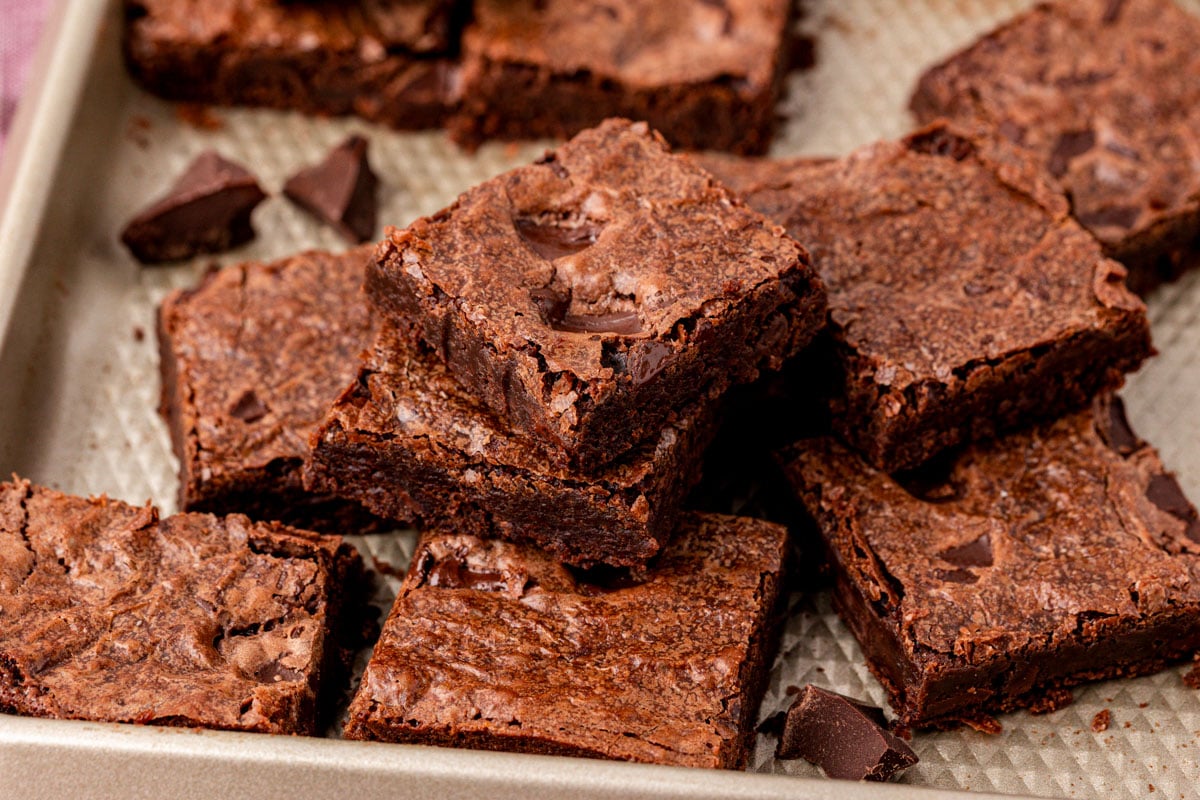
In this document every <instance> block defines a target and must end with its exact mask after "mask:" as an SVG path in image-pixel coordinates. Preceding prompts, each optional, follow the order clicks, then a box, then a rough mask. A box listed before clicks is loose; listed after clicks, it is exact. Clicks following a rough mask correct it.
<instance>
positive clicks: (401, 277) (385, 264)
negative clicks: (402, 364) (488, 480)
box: [367, 120, 825, 470]
mask: <svg viewBox="0 0 1200 800" xmlns="http://www.w3.org/2000/svg"><path fill="white" fill-rule="evenodd" d="M367 289H368V292H369V293H370V295H371V297H372V299H373V301H374V302H375V303H376V304H377V305H378V306H379V307H381V308H382V309H384V311H385V312H386V313H388V314H389V315H391V316H392V317H394V318H400V319H404V320H415V322H416V324H417V325H418V327H419V329H420V331H421V334H422V336H423V337H424V339H425V340H426V341H427V342H429V343H430V344H431V345H432V346H433V347H434V348H435V349H436V350H437V352H438V353H439V355H440V356H441V357H442V358H443V360H445V361H446V363H447V364H448V365H449V367H450V371H451V373H452V374H453V375H454V376H455V378H456V379H457V380H459V382H461V383H462V384H463V386H464V387H466V388H467V389H468V390H469V391H471V392H473V393H475V394H476V395H477V396H478V397H479V398H480V399H481V400H482V401H483V402H484V403H485V404H486V405H488V406H489V407H490V408H492V409H493V410H494V411H496V413H497V414H498V415H500V416H501V417H502V418H504V419H505V420H506V422H507V423H508V425H509V427H510V428H511V429H513V430H517V431H521V432H522V433H524V434H525V435H527V436H529V437H530V438H532V439H533V440H535V441H539V442H541V443H542V444H543V446H544V448H545V450H546V452H547V454H548V456H549V457H550V458H552V459H555V460H556V461H559V462H562V463H569V464H571V465H572V466H578V467H581V468H583V469H586V470H594V469H596V468H597V467H599V466H600V465H602V464H604V463H606V462H608V461H611V460H612V459H613V458H616V457H617V456H619V455H621V454H622V453H625V452H626V451H628V450H629V449H630V448H631V447H632V446H633V445H635V444H637V443H638V442H640V441H642V440H644V439H646V438H648V437H650V436H652V435H657V434H658V433H659V432H660V431H661V430H662V428H663V425H664V423H665V422H666V421H667V420H668V419H669V418H670V415H671V413H672V410H673V409H676V408H679V407H681V406H683V405H686V404H688V403H690V402H691V401H693V400H695V399H697V398H699V397H703V396H705V395H714V394H718V393H721V392H723V391H724V390H725V389H726V388H728V386H729V385H730V384H733V383H739V382H744V381H747V380H750V379H752V378H754V377H755V376H756V375H757V374H758V371H759V369H760V368H778V367H779V366H780V364H782V362H783V361H784V360H785V359H787V358H788V357H790V356H792V355H794V354H795V353H796V352H798V351H799V350H800V349H801V348H802V347H803V346H804V345H805V344H807V343H808V342H809V340H811V339H812V337H813V336H814V335H815V333H816V331H817V330H818V329H819V328H820V327H821V326H823V325H824V322H825V294H824V290H823V288H822V287H821V283H820V280H819V279H818V278H817V277H816V275H815V273H814V272H813V270H812V268H811V266H810V265H809V262H808V254H807V253H806V252H805V251H804V248H802V247H801V246H800V245H799V244H797V243H796V242H795V241H793V240H792V239H790V238H789V237H788V236H787V235H786V234H785V233H784V232H783V230H782V229H781V228H779V227H778V226H776V225H773V224H771V223H770V222H768V221H767V220H766V219H764V218H763V217H762V216H761V215H759V214H758V213H756V212H754V211H752V210H751V209H749V208H747V207H746V206H745V205H743V204H742V203H741V202H740V201H738V200H736V199H735V198H734V197H733V196H732V194H731V193H730V192H729V191H728V190H727V189H725V187H723V186H721V185H719V184H717V183H716V182H714V181H713V179H712V177H711V176H709V175H708V173H706V172H704V171H703V170H701V169H700V168H698V167H697V166H696V165H695V164H694V163H693V162H692V161H691V160H689V159H687V158H686V157H684V156H676V155H672V154H671V153H670V151H669V150H668V148H667V146H666V144H665V142H664V141H663V140H662V138H661V137H659V136H658V135H657V134H654V133H652V132H651V131H650V130H649V128H648V127H647V126H646V125H645V124H644V123H630V122H627V121H624V120H609V121H607V122H605V123H604V124H603V125H601V126H600V127H598V128H594V129H591V130H588V131H585V132H584V133H581V134H579V135H578V136H577V137H575V138H574V139H572V140H571V141H570V142H568V143H567V144H565V145H563V146H562V147H561V148H559V149H558V150H556V151H552V152H549V153H547V154H546V155H545V157H543V158H542V159H541V160H539V161H538V162H537V163H535V164H532V165H530V166H526V167H521V168H518V169H515V170H512V171H510V172H507V173H505V174H503V175H500V176H499V177H496V178H493V179H491V180H489V181H486V182H484V183H482V184H480V185H479V186H476V187H475V188H473V189H471V190H470V191H468V192H466V193H465V194H463V195H462V196H461V197H459V199H458V200H457V201H456V202H455V203H454V204H453V205H452V206H450V207H449V208H447V209H445V210H443V211H440V212H438V213H437V214H435V215H433V216H432V217H426V218H422V219H419V220H417V221H416V222H414V223H413V224H412V225H411V226H409V227H408V228H407V229H405V230H402V231H401V230H395V229H393V230H391V231H390V232H389V235H388V236H387V237H386V238H385V239H384V240H383V242H381V243H380V245H379V249H378V250H377V251H376V257H375V264H374V266H373V267H372V268H370V269H369V270H368V276H367Z"/></svg>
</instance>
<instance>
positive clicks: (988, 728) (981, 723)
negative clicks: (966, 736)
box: [959, 712, 1004, 734]
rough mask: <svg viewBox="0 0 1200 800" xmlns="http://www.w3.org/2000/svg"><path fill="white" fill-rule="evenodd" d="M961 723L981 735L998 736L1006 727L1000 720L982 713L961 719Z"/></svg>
mask: <svg viewBox="0 0 1200 800" xmlns="http://www.w3.org/2000/svg"><path fill="white" fill-rule="evenodd" d="M959 722H961V723H962V724H963V725H966V726H967V727H968V728H971V729H972V730H976V731H979V732H980V733H987V734H996V733H1000V732H1001V731H1003V730H1004V725H1003V724H1001V722H1000V720H998V719H996V718H995V717H993V716H992V715H991V714H984V713H982V712H980V713H977V714H968V715H964V716H962V717H960V718H959Z"/></svg>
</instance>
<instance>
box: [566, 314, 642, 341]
mask: <svg viewBox="0 0 1200 800" xmlns="http://www.w3.org/2000/svg"><path fill="white" fill-rule="evenodd" d="M550 327H552V328H554V330H556V331H566V332H567V333H618V334H622V335H625V336H629V335H632V334H635V333H640V332H641V330H642V321H641V320H640V319H639V318H638V315H637V312H636V311H614V312H612V313H609V314H564V315H563V316H562V319H559V320H558V321H556V322H551V324H550Z"/></svg>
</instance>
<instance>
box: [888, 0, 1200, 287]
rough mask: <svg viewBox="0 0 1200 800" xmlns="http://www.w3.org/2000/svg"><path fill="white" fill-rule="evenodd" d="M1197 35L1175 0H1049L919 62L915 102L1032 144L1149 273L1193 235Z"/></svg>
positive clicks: (1099, 227)
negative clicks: (928, 64)
mask: <svg viewBox="0 0 1200 800" xmlns="http://www.w3.org/2000/svg"><path fill="white" fill-rule="evenodd" d="M1198 45H1200V19H1198V18H1196V17H1195V16H1193V15H1192V14H1189V13H1187V12H1185V11H1184V10H1183V9H1181V8H1179V7H1178V6H1177V5H1176V4H1175V3H1173V2H1170V1H1169V0H1139V2H1136V3H1133V2H1112V0H1077V1H1076V2H1070V3H1043V4H1040V5H1038V6H1036V7H1034V8H1033V9H1031V10H1030V11H1028V12H1026V13H1025V14H1022V15H1019V16H1017V17H1016V18H1014V19H1013V20H1011V21H1010V22H1008V23H1006V24H1005V25H1002V26H1001V27H999V28H998V29H997V30H995V31H993V32H991V33H989V34H987V35H986V36H984V37H982V38H981V39H980V40H979V41H977V42H975V43H974V44H973V45H971V46H970V47H968V48H966V49H965V50H963V51H961V52H959V53H956V54H955V55H953V56H951V57H950V58H948V59H947V60H946V61H944V62H942V63H940V64H938V65H937V66H934V67H933V68H931V69H930V70H929V71H927V72H926V73H925V74H924V75H923V76H922V77H921V79H920V81H919V83H918V85H917V88H916V91H915V92H914V94H913V97H912V101H911V105H912V109H913V111H914V112H915V113H916V115H917V117H918V118H919V119H921V120H924V121H928V120H931V119H934V118H936V117H951V118H954V119H959V120H981V121H983V122H984V124H986V125H988V126H990V127H991V128H993V129H994V130H996V131H997V132H998V133H999V134H1000V135H1002V136H1005V137H1007V138H1008V139H1010V140H1011V141H1013V142H1015V143H1016V144H1018V145H1020V146H1022V147H1024V148H1026V149H1027V150H1028V151H1029V152H1031V153H1033V154H1034V156H1035V157H1036V158H1037V159H1038V160H1039V161H1040V163H1041V164H1042V165H1043V166H1044V167H1045V168H1046V169H1047V170H1049V171H1050V172H1052V173H1053V174H1054V175H1055V176H1056V177H1057V178H1058V179H1059V180H1060V181H1061V182H1062V184H1063V186H1064V187H1065V188H1066V190H1067V192H1068V193H1069V195H1070V197H1071V205H1072V209H1073V212H1074V214H1075V216H1076V218H1078V219H1079V221H1080V222H1081V223H1082V224H1083V225H1084V226H1085V227H1086V228H1087V229H1088V230H1090V231H1091V232H1092V233H1094V234H1095V235H1096V237H1097V238H1099V239H1100V241H1101V242H1102V243H1103V245H1104V249H1105V252H1106V253H1107V254H1108V255H1110V256H1112V257H1113V258H1116V259H1119V260H1121V261H1122V262H1124V263H1126V264H1127V265H1129V267H1130V269H1131V271H1133V272H1140V271H1142V270H1143V269H1147V270H1150V271H1151V272H1152V271H1153V269H1154V263H1155V260H1156V259H1158V258H1159V257H1161V256H1162V255H1164V254H1166V253H1167V252H1169V251H1170V250H1171V249H1172V248H1175V247H1179V246H1181V245H1185V244H1187V243H1188V242H1190V241H1191V240H1193V239H1195V238H1196V236H1197V234H1198V233H1200V167H1197V166H1196V158H1195V153H1196V151H1197V148H1200V134H1198V131H1200V111H1198V110H1197V109H1200V47H1198ZM1139 280H1141V279H1140V278H1139Z"/></svg>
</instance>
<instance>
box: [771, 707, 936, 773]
mask: <svg viewBox="0 0 1200 800" xmlns="http://www.w3.org/2000/svg"><path fill="white" fill-rule="evenodd" d="M775 756H776V757H777V758H803V759H805V760H806V761H810V762H812V763H813V764H816V765H817V766H819V767H820V768H821V769H823V770H824V771H825V774H826V775H827V776H829V777H830V778H841V779H845V780H852V781H861V780H868V781H884V780H887V779H888V778H890V777H892V776H893V775H895V774H896V773H897V772H899V771H901V770H903V769H906V768H908V767H911V766H912V765H913V764H915V763H917V755H916V753H914V752H913V751H912V748H910V747H909V746H908V744H906V743H905V741H904V740H903V739H901V738H900V737H898V736H896V735H895V734H893V733H892V732H891V731H889V730H888V729H887V721H886V720H885V719H884V716H883V711H882V710H880V709H879V708H876V707H875V706H869V705H867V704H865V703H862V702H860V701H858V700H855V699H853V698H850V697H846V696H845V695H840V694H837V693H836V692H830V691H827V690H825V689H821V688H818V687H816V686H813V685H812V684H809V685H807V686H805V687H804V688H803V689H802V690H801V691H800V693H799V694H798V695H797V696H796V700H795V702H793V703H792V707H791V708H789V709H788V712H787V720H786V722H785V723H784V727H783V735H782V736H780V737H779V746H778V747H777V748H776V751H775Z"/></svg>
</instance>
